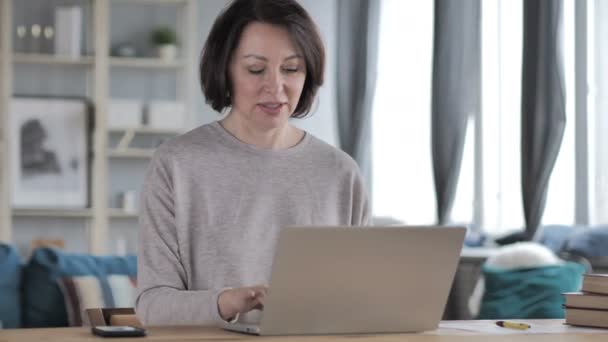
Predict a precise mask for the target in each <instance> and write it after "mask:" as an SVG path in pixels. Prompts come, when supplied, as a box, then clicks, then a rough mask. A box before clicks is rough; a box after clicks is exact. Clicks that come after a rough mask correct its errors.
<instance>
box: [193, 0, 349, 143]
mask: <svg viewBox="0 0 608 342" xmlns="http://www.w3.org/2000/svg"><path fill="white" fill-rule="evenodd" d="M229 2H230V1H228V0H205V1H201V2H200V5H199V19H200V26H199V32H200V33H201V38H200V41H199V51H200V49H202V47H203V44H204V42H205V39H206V37H207V34H208V33H209V31H210V30H211V26H212V25H213V21H214V20H215V18H216V16H217V15H218V14H219V12H220V11H221V10H222V8H224V6H226V5H227V4H228V3H229ZM300 4H302V6H303V7H304V8H306V10H307V11H308V12H309V13H310V15H311V16H312V18H313V20H315V22H316V23H317V25H318V26H319V30H320V32H321V36H322V38H323V41H324V43H325V48H326V57H327V60H326V69H325V83H324V85H323V87H321V89H320V90H319V95H318V98H317V104H315V105H314V106H313V109H316V110H314V111H313V112H312V113H311V115H310V117H309V118H306V119H299V120H294V123H295V124H296V125H297V126H298V127H301V128H302V129H305V130H306V131H308V132H310V133H312V134H313V135H315V136H316V137H318V138H320V139H322V140H325V141H326V142H328V143H330V144H332V145H334V146H337V144H338V137H337V134H338V133H337V126H336V75H335V64H336V51H335V50H336V22H335V21H336V18H337V4H336V0H324V1H319V0H300ZM197 70H198V69H197ZM192 86H193V87H196V89H197V94H199V96H197V98H196V101H195V106H196V108H199V113H198V115H199V118H200V123H205V122H210V121H212V120H216V119H217V118H218V117H219V114H218V113H217V112H215V111H213V109H211V107H209V106H208V105H206V104H205V103H204V97H203V95H202V93H201V91H200V86H199V84H198V75H194V77H193V81H192Z"/></svg>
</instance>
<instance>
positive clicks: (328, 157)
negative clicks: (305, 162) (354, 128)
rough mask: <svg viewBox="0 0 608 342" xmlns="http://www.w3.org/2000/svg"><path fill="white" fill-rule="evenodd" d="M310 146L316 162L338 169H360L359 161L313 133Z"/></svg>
mask: <svg viewBox="0 0 608 342" xmlns="http://www.w3.org/2000/svg"><path fill="white" fill-rule="evenodd" d="M306 134H310V133H306ZM310 148H311V154H312V156H313V158H314V160H315V162H316V163H320V164H327V165H328V166H330V167H333V168H336V169H337V170H351V171H352V170H357V169H358V166H357V162H355V160H354V159H353V158H352V157H351V156H350V155H349V154H348V153H346V152H344V151H343V150H341V149H339V148H337V147H335V146H333V145H331V144H329V143H328V142H326V141H324V140H321V139H319V138H317V137H315V136H314V135H311V143H310Z"/></svg>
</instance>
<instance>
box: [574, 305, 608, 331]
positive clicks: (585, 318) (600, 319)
mask: <svg viewBox="0 0 608 342" xmlns="http://www.w3.org/2000/svg"><path fill="white" fill-rule="evenodd" d="M565 311H566V324H570V325H580V326H586V327H597V328H608V310H595V309H579V308H569V307H566V310H565Z"/></svg>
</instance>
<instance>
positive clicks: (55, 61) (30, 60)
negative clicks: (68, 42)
mask: <svg viewBox="0 0 608 342" xmlns="http://www.w3.org/2000/svg"><path fill="white" fill-rule="evenodd" d="M93 60H94V59H93V57H92V56H81V57H78V58H74V57H68V56H58V55H51V54H33V53H15V54H13V62H14V63H17V64H42V65H74V66H78V65H80V66H92V65H93V63H94V62H93Z"/></svg>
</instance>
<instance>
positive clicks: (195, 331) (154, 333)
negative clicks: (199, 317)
mask: <svg viewBox="0 0 608 342" xmlns="http://www.w3.org/2000/svg"><path fill="white" fill-rule="evenodd" d="M525 322H527V323H529V324H530V325H532V328H531V329H530V330H528V331H520V330H512V329H507V328H500V327H497V326H496V325H495V324H494V321H443V322H441V324H440V327H439V329H437V330H434V331H429V332H424V333H420V334H379V335H332V336H278V337H258V336H248V335H242V334H237V333H232V332H227V331H223V330H220V329H216V328H201V327H150V328H148V337H146V338H143V339H142V338H112V339H102V338H101V337H96V336H93V335H91V333H90V328H86V327H83V328H53V329H12V330H0V341H2V342H30V341H45V342H46V341H50V342H54V341H65V342H80V341H83V342H85V341H95V342H100V341H110V342H136V341H142V342H144V341H189V342H194V341H231V342H232V341H259V342H265V341H315V342H334V341H346V340H353V341H358V342H403V341H405V342H407V341H412V342H455V341H458V342H460V341H462V342H464V341H473V342H477V341H479V342H481V341H491V342H503V341H505V342H506V341H514V340H516V341H517V342H528V341H530V342H539V341H542V342H554V341H556V342H583V341H584V342H595V341H597V342H599V341H604V342H605V341H608V329H604V330H602V329H586V328H576V327H570V326H566V325H563V320H526V321H525Z"/></svg>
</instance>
